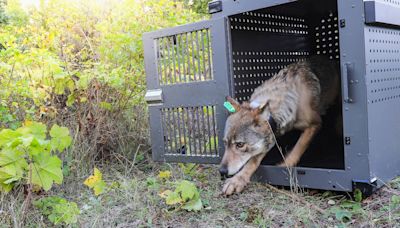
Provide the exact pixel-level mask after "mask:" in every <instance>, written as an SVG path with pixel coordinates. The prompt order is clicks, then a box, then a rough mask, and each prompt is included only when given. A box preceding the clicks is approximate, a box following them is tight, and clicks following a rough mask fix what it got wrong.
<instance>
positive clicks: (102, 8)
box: [0, 0, 203, 164]
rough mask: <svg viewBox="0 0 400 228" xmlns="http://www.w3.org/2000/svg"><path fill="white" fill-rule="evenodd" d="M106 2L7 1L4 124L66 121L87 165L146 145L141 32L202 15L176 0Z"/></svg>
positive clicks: (0, 123) (0, 68)
mask: <svg viewBox="0 0 400 228" xmlns="http://www.w3.org/2000/svg"><path fill="white" fill-rule="evenodd" d="M107 3H108V4H101V2H100V1H96V0H88V1H79V0H71V1H66V0H49V1H43V2H42V4H41V5H40V7H39V8H38V9H35V8H33V9H30V10H29V11H25V10H23V9H21V7H20V6H19V5H18V0H10V1H9V2H8V5H7V8H6V9H7V15H8V18H9V23H8V24H6V25H5V26H3V27H2V28H1V33H0V44H2V46H3V47H4V48H3V49H1V50H0V91H1V92H0V114H1V115H0V116H1V117H0V128H2V127H3V128H11V129H16V128H18V127H20V126H21V123H22V122H23V121H24V120H25V119H33V120H38V121H42V122H45V123H48V124H53V123H58V124H60V125H64V126H67V127H68V128H69V129H71V131H72V134H73V135H74V136H75V137H74V138H75V139H76V142H75V145H76V147H75V150H73V153H74V154H73V156H75V157H77V158H79V159H82V158H83V159H88V160H87V161H89V164H90V162H91V161H93V160H96V159H97V160H99V159H104V158H111V157H113V156H114V155H115V153H120V152H121V151H124V153H125V152H126V153H130V152H132V150H136V149H135V148H136V147H137V146H138V145H147V144H148V123H147V114H146V113H147V106H146V103H145V101H144V93H145V88H146V86H145V72H144V61H143V58H144V56H143V47H142V34H143V33H144V32H147V31H151V30H155V29H160V28H164V27H171V26H176V25H179V24H184V23H187V22H192V21H195V20H200V19H202V18H203V17H202V15H199V14H198V13H196V12H194V11H192V10H187V9H186V5H185V3H184V2H179V1H166V0H162V1H158V0H139V1H138V0H123V1H120V0H110V1H107ZM127 9H129V10H127ZM11 87H12V88H13V89H10V88H11ZM133 148H134V149H133ZM125 155H126V154H125ZM128 155H129V154H128ZM84 164H88V163H84Z"/></svg>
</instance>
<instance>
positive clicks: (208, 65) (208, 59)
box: [143, 18, 229, 163]
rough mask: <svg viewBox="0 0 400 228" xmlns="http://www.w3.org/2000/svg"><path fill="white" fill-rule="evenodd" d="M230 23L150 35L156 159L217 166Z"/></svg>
mask: <svg viewBox="0 0 400 228" xmlns="http://www.w3.org/2000/svg"><path fill="white" fill-rule="evenodd" d="M226 23H227V22H226V19H224V18H221V19H216V20H209V21H202V22H198V23H193V24H188V25H184V26H179V27H175V28H171V29H164V30H159V31H155V32H151V33H146V34H145V35H144V39H143V40H144V48H145V64H146V75H147V88H148V90H147V94H146V100H147V102H148V104H149V113H150V126H151V139H152V151H153V159H154V160H156V161H169V162H199V163H217V162H219V160H220V152H221V146H222V143H221V142H222V140H221V139H222V136H221V135H220V134H221V130H220V129H222V128H223V125H224V120H225V115H226V113H225V112H224V111H223V110H222V103H223V101H224V99H225V96H226V95H228V94H229V83H228V69H229V68H228V54H227V52H228V48H227V46H228V37H227V32H226V28H227V26H226Z"/></svg>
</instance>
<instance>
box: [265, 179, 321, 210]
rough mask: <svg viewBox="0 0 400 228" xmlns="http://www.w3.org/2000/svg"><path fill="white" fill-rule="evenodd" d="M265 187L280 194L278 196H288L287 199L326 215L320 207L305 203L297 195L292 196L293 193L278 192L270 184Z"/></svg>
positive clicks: (278, 190)
mask: <svg viewBox="0 0 400 228" xmlns="http://www.w3.org/2000/svg"><path fill="white" fill-rule="evenodd" d="M266 186H267V187H268V188H269V189H271V190H273V191H275V192H277V193H280V194H283V195H285V196H288V197H290V198H292V199H294V200H296V201H299V202H301V203H303V204H305V205H307V206H309V207H311V208H313V209H314V210H316V211H318V212H319V213H321V214H323V215H324V214H326V211H325V210H324V209H322V208H320V207H318V206H316V205H314V204H311V203H309V202H307V201H306V200H305V199H303V198H300V197H299V196H298V195H296V194H294V193H289V192H286V191H283V190H280V189H278V188H276V187H274V186H272V185H270V184H266Z"/></svg>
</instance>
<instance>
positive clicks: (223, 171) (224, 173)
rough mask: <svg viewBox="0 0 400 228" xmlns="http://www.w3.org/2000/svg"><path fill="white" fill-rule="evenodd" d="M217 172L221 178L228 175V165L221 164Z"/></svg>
mask: <svg viewBox="0 0 400 228" xmlns="http://www.w3.org/2000/svg"><path fill="white" fill-rule="evenodd" d="M219 173H220V174H221V178H227V177H228V167H227V166H226V165H221V167H220V168H219Z"/></svg>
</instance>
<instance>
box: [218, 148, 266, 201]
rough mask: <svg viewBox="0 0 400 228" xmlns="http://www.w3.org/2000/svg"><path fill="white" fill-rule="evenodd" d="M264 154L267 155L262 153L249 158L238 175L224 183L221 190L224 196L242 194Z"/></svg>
mask: <svg viewBox="0 0 400 228" xmlns="http://www.w3.org/2000/svg"><path fill="white" fill-rule="evenodd" d="M266 154H267V153H262V154H259V155H257V156H255V157H253V158H251V159H250V160H249V161H248V162H247V163H246V164H245V165H244V167H243V169H242V170H241V171H240V172H239V173H237V174H236V175H235V176H233V177H231V178H228V179H227V180H226V181H225V184H224V187H223V188H222V192H223V193H224V195H226V196H229V195H232V194H233V193H235V192H236V193H240V192H242V191H243V189H244V187H246V185H247V184H248V183H249V182H250V178H251V176H252V175H253V173H254V172H255V171H256V170H257V168H258V166H260V163H261V161H262V159H263V158H264V157H265V155H266Z"/></svg>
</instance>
